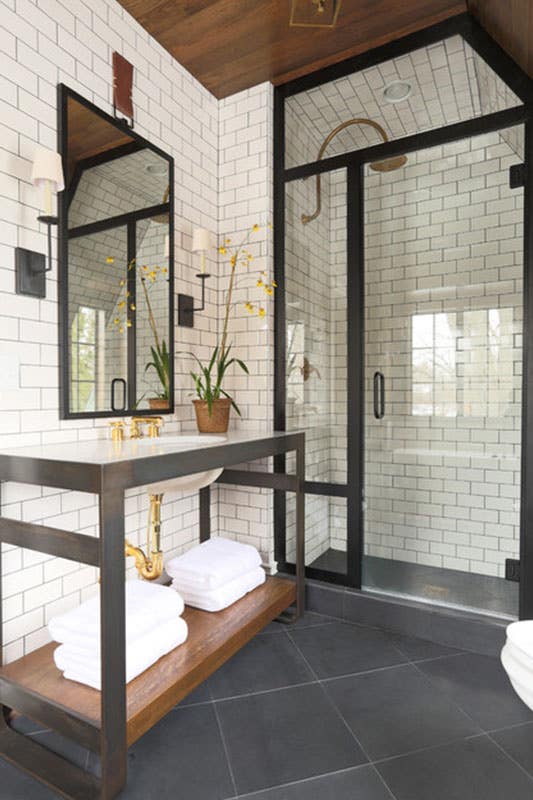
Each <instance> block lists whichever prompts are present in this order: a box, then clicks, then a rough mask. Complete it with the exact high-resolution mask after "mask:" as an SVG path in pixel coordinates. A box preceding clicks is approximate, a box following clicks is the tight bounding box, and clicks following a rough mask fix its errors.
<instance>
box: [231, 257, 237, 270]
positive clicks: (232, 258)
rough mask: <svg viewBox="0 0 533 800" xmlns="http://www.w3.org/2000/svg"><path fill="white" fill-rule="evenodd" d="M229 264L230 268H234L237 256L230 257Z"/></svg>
mask: <svg viewBox="0 0 533 800" xmlns="http://www.w3.org/2000/svg"><path fill="white" fill-rule="evenodd" d="M229 263H230V264H231V266H232V267H234V266H235V264H236V263H237V256H235V255H234V256H232V257H231V258H230V260H229Z"/></svg>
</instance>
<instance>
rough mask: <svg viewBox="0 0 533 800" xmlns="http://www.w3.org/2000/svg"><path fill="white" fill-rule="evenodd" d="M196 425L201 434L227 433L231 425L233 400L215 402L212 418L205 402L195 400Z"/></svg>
mask: <svg viewBox="0 0 533 800" xmlns="http://www.w3.org/2000/svg"><path fill="white" fill-rule="evenodd" d="M192 402H193V404H194V410H195V412H196V424H197V426H198V430H199V431H200V433H226V431H227V430H228V425H229V412H230V409H231V400H228V399H227V398H223V399H221V400H213V404H212V406H211V416H209V410H208V408H207V403H206V402H205V400H193V401H192Z"/></svg>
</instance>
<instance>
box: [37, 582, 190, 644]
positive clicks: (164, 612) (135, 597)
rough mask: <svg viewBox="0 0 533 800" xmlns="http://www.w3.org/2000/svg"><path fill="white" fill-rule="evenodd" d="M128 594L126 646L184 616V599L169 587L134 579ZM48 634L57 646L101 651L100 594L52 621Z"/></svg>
mask: <svg viewBox="0 0 533 800" xmlns="http://www.w3.org/2000/svg"><path fill="white" fill-rule="evenodd" d="M125 591H126V643H127V644H131V643H133V642H135V641H136V640H137V639H139V638H140V637H142V636H144V635H145V634H146V633H147V632H149V631H151V630H152V629H153V627H154V625H155V624H156V623H158V622H166V621H167V620H175V619H176V618H179V617H180V616H181V614H183V608H184V603H183V598H182V597H180V595H179V594H178V593H177V592H175V591H172V589H170V588H169V587H168V586H161V585H160V584H155V583H148V582H147V581H139V580H136V579H135V580H131V581H128V582H127V583H126V589H125ZM48 630H49V632H50V636H51V637H52V639H53V640H54V641H56V642H68V643H70V644H75V645H77V646H78V647H82V648H83V647H86V648H88V649H89V650H90V651H95V648H99V647H100V596H99V594H98V595H96V596H95V597H92V598H91V599H90V600H86V601H85V603H82V604H81V605H80V606H78V607H77V608H73V609H72V610H71V611H67V612H66V614H61V615H60V616H57V617H53V618H52V619H51V620H50V622H49V623H48ZM98 652H99V650H98Z"/></svg>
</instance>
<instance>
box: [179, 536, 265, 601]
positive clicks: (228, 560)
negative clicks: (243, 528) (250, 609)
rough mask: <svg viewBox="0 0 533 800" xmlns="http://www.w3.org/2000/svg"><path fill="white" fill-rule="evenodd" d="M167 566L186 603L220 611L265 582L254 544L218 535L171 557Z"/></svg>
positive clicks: (259, 558)
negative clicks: (242, 542)
mask: <svg viewBox="0 0 533 800" xmlns="http://www.w3.org/2000/svg"><path fill="white" fill-rule="evenodd" d="M166 570H167V572H168V574H169V576H170V577H171V578H172V587H173V588H174V589H176V591H177V592H179V594H180V595H181V596H182V597H183V599H184V600H185V602H186V604H187V605H189V606H194V607H195V608H201V609H203V610H204V611H221V610H222V609H223V608H227V607H228V606H230V605H232V604H233V603H235V602H236V601H237V600H240V598H241V597H244V595H245V594H247V593H248V592H251V591H252V589H255V588H256V587H257V586H260V585H261V584H262V583H264V582H265V580H266V578H265V571H264V569H263V568H262V567H261V557H260V555H259V553H258V551H257V550H256V549H255V547H252V546H251V545H249V544H241V543H240V542H234V541H231V540H230V539H224V538H222V537H215V538H213V539H208V540H207V541H206V542H202V544H200V545H197V546H196V547H193V548H191V549H190V550H188V551H187V552H186V553H185V554H184V555H182V556H178V557H177V558H173V559H171V560H170V561H169V562H168V563H167V564H166Z"/></svg>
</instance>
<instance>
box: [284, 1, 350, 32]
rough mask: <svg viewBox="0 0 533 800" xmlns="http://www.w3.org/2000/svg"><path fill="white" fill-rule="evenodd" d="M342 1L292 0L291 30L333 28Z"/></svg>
mask: <svg viewBox="0 0 533 800" xmlns="http://www.w3.org/2000/svg"><path fill="white" fill-rule="evenodd" d="M341 3H342V0H291V15H290V18H289V26H290V27H291V28H333V27H334V26H335V24H336V22H337V18H338V16H339V11H340V8H341Z"/></svg>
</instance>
